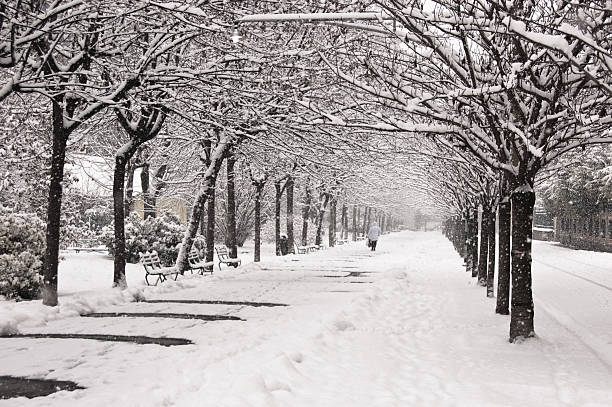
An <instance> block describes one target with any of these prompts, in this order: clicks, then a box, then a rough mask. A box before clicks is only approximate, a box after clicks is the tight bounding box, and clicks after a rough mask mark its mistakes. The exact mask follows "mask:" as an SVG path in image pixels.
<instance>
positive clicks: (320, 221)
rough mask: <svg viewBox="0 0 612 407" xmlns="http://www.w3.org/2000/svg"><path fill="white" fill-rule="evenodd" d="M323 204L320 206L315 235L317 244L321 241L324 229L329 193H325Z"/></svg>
mask: <svg viewBox="0 0 612 407" xmlns="http://www.w3.org/2000/svg"><path fill="white" fill-rule="evenodd" d="M324 195H325V196H324V198H323V205H322V206H321V207H320V208H319V213H318V214H317V234H316V237H315V244H316V245H320V244H321V243H322V242H321V232H322V231H323V217H324V216H325V208H327V203H328V202H329V194H324Z"/></svg>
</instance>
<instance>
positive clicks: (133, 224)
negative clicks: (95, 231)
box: [101, 213, 185, 266]
mask: <svg viewBox="0 0 612 407" xmlns="http://www.w3.org/2000/svg"><path fill="white" fill-rule="evenodd" d="M184 233H185V227H184V226H183V225H182V224H181V221H180V220H179V218H178V217H177V216H176V215H174V214H171V213H164V214H163V215H161V216H158V217H156V218H148V219H146V220H142V219H141V218H140V216H138V215H137V214H134V213H133V214H131V215H130V217H129V218H128V219H126V221H125V255H126V261H127V262H128V263H137V262H138V259H139V257H138V253H140V252H144V251H145V250H156V251H157V253H158V254H159V259H160V261H161V262H162V264H163V265H166V266H171V265H173V264H174V262H175V261H176V258H177V256H178V248H177V246H178V244H179V243H181V241H182V239H183V235H184ZM101 240H102V243H103V244H104V245H105V246H106V247H107V248H108V252H109V253H110V254H111V255H114V254H115V236H114V230H113V227H112V226H107V227H105V228H104V229H103V230H102V237H101Z"/></svg>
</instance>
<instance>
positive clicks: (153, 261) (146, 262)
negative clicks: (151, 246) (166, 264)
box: [138, 250, 162, 270]
mask: <svg viewBox="0 0 612 407" xmlns="http://www.w3.org/2000/svg"><path fill="white" fill-rule="evenodd" d="M138 255H139V256H140V263H142V265H143V266H144V268H145V270H149V269H151V270H155V269H160V268H162V265H161V261H159V255H158V254H157V250H153V251H152V252H144V253H138Z"/></svg>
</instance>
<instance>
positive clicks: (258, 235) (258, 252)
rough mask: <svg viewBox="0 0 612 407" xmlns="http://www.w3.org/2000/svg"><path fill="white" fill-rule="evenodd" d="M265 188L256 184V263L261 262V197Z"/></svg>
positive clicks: (260, 184)
mask: <svg viewBox="0 0 612 407" xmlns="http://www.w3.org/2000/svg"><path fill="white" fill-rule="evenodd" d="M263 188H264V184H263V183H257V184H255V238H254V240H255V254H254V257H253V261H254V262H255V263H257V262H259V261H261V196H262V193H263Z"/></svg>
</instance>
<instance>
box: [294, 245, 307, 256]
mask: <svg viewBox="0 0 612 407" xmlns="http://www.w3.org/2000/svg"><path fill="white" fill-rule="evenodd" d="M293 245H294V246H295V253H296V254H307V253H308V252H309V251H310V250H309V248H308V246H298V244H297V243H294V244H293Z"/></svg>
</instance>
